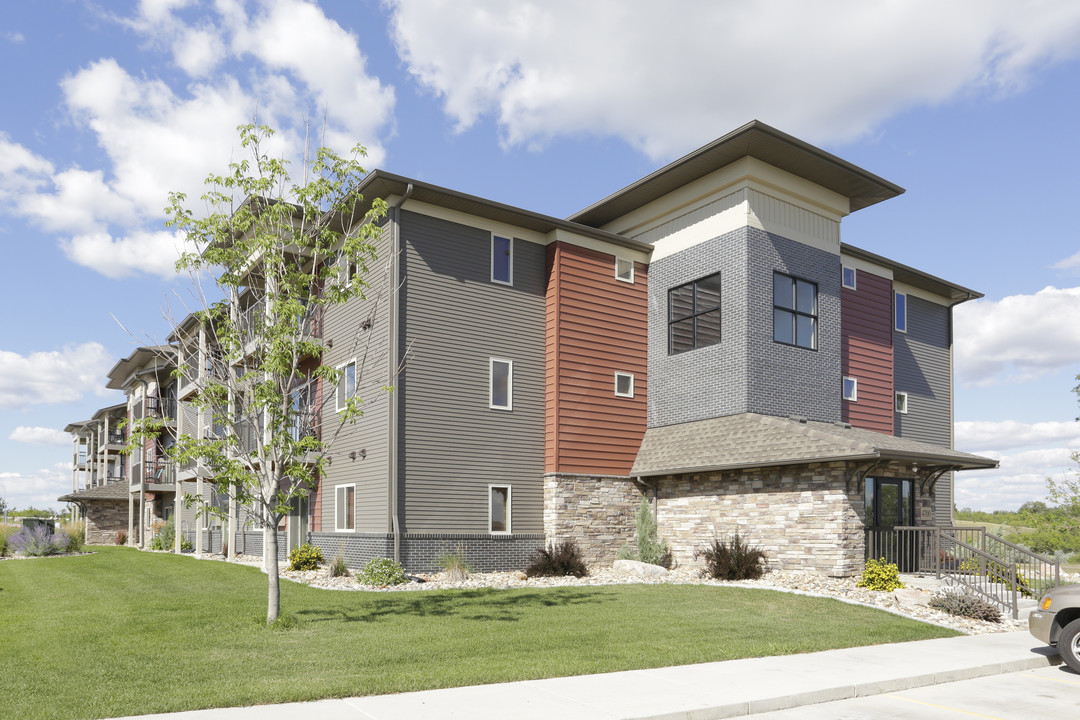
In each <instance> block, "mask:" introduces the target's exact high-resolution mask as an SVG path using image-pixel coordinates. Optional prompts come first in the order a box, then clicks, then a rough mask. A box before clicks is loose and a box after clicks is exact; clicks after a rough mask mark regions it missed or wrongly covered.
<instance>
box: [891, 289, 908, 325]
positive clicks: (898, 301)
mask: <svg viewBox="0 0 1080 720" xmlns="http://www.w3.org/2000/svg"><path fill="white" fill-rule="evenodd" d="M893 297H894V300H895V312H894V313H893V317H894V318H895V320H896V332H902V333H906V332H907V295H906V294H905V293H901V292H898V293H896V294H895V295H894V296H893Z"/></svg>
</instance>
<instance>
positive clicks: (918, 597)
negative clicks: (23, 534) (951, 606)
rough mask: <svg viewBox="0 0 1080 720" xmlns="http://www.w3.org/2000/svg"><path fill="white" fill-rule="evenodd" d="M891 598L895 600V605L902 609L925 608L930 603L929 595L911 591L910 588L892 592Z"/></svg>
mask: <svg viewBox="0 0 1080 720" xmlns="http://www.w3.org/2000/svg"><path fill="white" fill-rule="evenodd" d="M893 597H895V598H896V604H897V605H899V606H900V607H902V608H906V607H915V606H922V607H926V606H927V605H928V604H929V603H930V596H929V595H927V594H926V593H924V592H923V591H922V590H912V589H911V588H899V589H897V590H893Z"/></svg>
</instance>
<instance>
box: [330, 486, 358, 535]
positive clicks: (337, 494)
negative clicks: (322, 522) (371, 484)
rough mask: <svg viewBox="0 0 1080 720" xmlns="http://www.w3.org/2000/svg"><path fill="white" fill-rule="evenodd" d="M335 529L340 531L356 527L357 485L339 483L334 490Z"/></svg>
mask: <svg viewBox="0 0 1080 720" xmlns="http://www.w3.org/2000/svg"><path fill="white" fill-rule="evenodd" d="M334 529H335V530H337V531H338V532H343V531H351V530H355V529H356V486H355V485H338V486H337V488H336V489H335V490H334Z"/></svg>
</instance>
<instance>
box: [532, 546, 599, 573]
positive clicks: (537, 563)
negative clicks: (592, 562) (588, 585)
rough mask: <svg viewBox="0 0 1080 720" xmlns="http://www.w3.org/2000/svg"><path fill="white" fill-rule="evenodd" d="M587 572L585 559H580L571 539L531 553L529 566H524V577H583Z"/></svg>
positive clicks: (576, 547) (579, 553)
mask: <svg viewBox="0 0 1080 720" xmlns="http://www.w3.org/2000/svg"><path fill="white" fill-rule="evenodd" d="M588 574H589V568H587V567H585V561H584V560H582V559H581V552H580V551H579V550H578V546H577V544H576V543H575V542H574V541H573V540H564V541H562V542H561V543H557V544H556V543H551V545H549V546H548V547H546V548H540V549H539V550H537V551H536V552H535V553H533V556H532V557H531V558H530V564H529V567H527V568H525V576H526V577H563V576H565V575H573V576H574V577H585V576H586V575H588Z"/></svg>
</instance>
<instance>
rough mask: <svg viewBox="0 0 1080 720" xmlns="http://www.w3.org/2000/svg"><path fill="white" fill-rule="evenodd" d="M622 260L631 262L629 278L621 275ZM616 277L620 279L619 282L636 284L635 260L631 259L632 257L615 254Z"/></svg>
mask: <svg viewBox="0 0 1080 720" xmlns="http://www.w3.org/2000/svg"><path fill="white" fill-rule="evenodd" d="M620 262H625V263H630V277H628V278H624V277H619V263H620ZM615 279H616V280H618V281H619V282H624V283H630V284H631V285H633V284H634V261H633V260H631V259H630V258H621V257H619V256H618V255H616V256H615Z"/></svg>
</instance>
